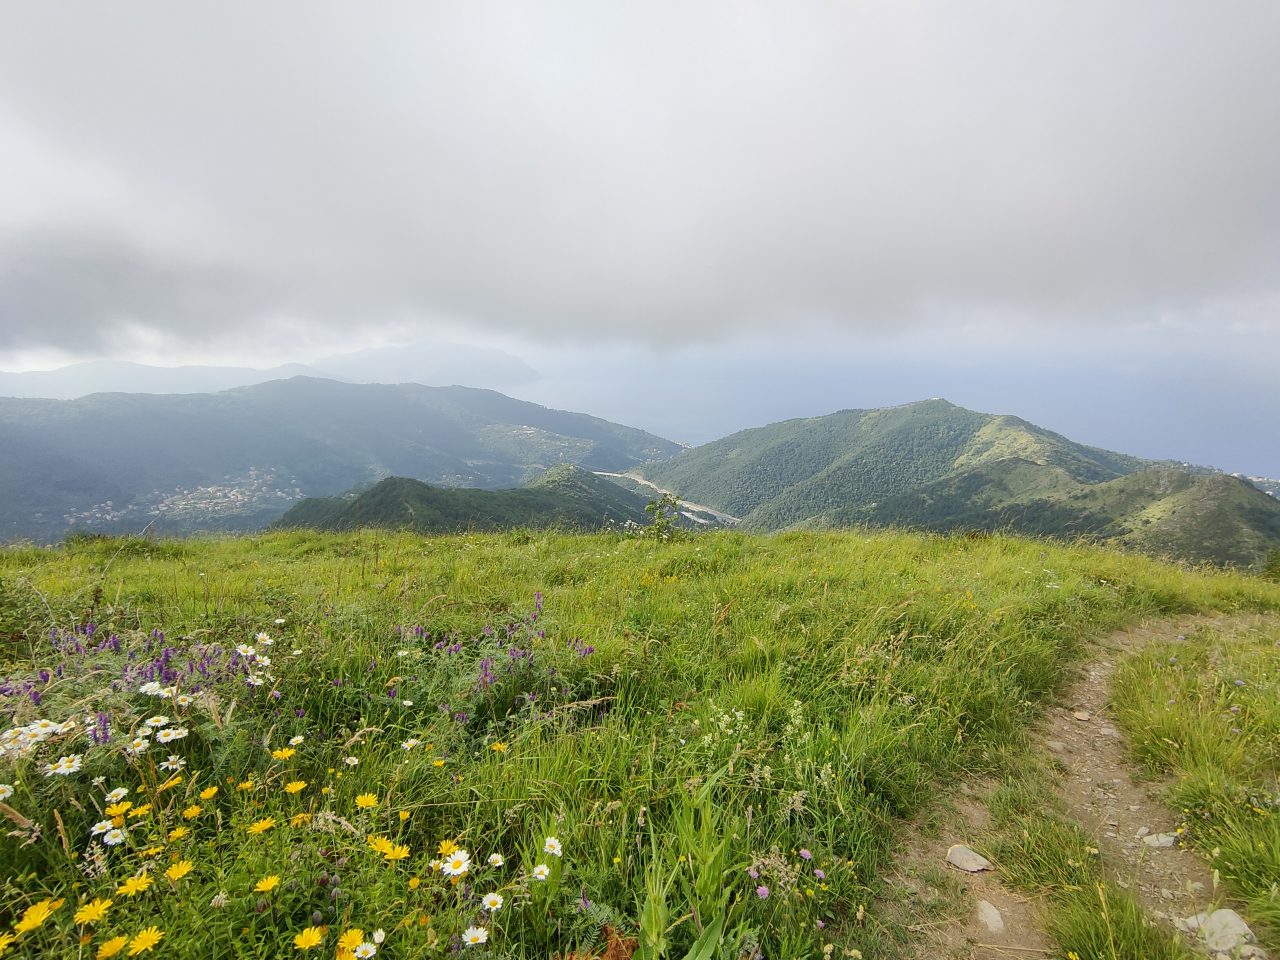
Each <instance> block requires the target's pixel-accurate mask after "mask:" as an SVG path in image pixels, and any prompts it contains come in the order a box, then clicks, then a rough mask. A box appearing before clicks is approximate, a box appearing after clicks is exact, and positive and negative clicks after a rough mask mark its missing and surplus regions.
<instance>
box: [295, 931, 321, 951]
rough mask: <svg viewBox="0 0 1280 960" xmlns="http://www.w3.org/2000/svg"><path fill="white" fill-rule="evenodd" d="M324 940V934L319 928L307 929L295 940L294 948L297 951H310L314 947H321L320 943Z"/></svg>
mask: <svg viewBox="0 0 1280 960" xmlns="http://www.w3.org/2000/svg"><path fill="white" fill-rule="evenodd" d="M323 939H324V934H323V933H322V932H321V931H320V928H319V927H307V928H306V929H305V930H303V931H302V932H301V933H299V934H297V935H296V936H295V937H294V938H293V946H294V949H296V950H310V949H311V948H312V947H318V946H320V941H321V940H323Z"/></svg>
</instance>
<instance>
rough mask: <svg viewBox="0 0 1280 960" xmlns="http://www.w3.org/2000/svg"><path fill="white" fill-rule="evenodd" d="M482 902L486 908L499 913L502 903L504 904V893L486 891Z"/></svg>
mask: <svg viewBox="0 0 1280 960" xmlns="http://www.w3.org/2000/svg"><path fill="white" fill-rule="evenodd" d="M480 902H481V903H483V904H484V908H485V909H486V910H488V911H489V912H490V913H497V912H498V911H499V910H501V909H502V904H503V900H502V894H500V893H486V894H485V895H484V898H483V899H482V900H481V901H480Z"/></svg>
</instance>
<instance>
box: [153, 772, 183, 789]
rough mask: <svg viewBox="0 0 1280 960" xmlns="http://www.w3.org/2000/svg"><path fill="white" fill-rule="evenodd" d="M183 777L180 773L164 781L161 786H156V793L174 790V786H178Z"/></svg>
mask: <svg viewBox="0 0 1280 960" xmlns="http://www.w3.org/2000/svg"><path fill="white" fill-rule="evenodd" d="M182 779H183V777H182V774H180V773H177V774H174V775H173V776H172V777H170V778H169V779H168V780H166V781H165V782H164V783H162V784H160V786H158V787H156V793H164V792H165V791H166V790H172V789H173V788H174V787H176V786H177V785H178V784H180V783H181V782H182Z"/></svg>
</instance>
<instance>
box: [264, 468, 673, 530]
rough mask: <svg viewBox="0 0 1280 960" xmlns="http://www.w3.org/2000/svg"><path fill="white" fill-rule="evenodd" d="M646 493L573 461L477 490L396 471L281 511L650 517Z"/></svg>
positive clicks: (462, 524) (482, 525) (367, 518)
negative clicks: (505, 486)
mask: <svg viewBox="0 0 1280 960" xmlns="http://www.w3.org/2000/svg"><path fill="white" fill-rule="evenodd" d="M645 503H646V501H645V500H642V499H640V498H639V497H638V496H636V495H635V494H632V493H628V492H627V491H625V490H623V489H621V488H620V487H618V486H617V485H615V484H613V483H610V482H609V481H607V480H602V479H601V478H599V477H597V476H595V475H594V474H592V473H591V472H590V471H587V470H583V469H582V468H581V467H575V466H573V465H571V464H564V465H562V466H558V467H552V468H551V469H550V470H548V471H546V472H545V473H543V474H541V475H540V476H539V477H538V478H537V479H535V480H534V481H533V482H532V483H530V484H529V485H528V486H527V487H523V488H520V489H514V490H473V489H462V488H443V487H432V486H429V485H427V484H425V483H422V482H421V481H419V480H410V479H407V478H405V477H389V478H387V479H386V480H382V481H380V482H379V483H376V484H374V485H373V486H372V487H371V488H369V489H368V490H365V491H363V492H362V493H360V494H358V495H355V496H347V497H321V498H308V499H306V500H302V501H300V502H298V503H297V504H295V505H294V506H293V507H291V508H290V509H289V511H288V512H287V513H286V514H285V515H284V516H283V517H281V518H280V520H279V521H278V525H279V526H280V527H283V528H290V527H298V528H310V529H314V530H356V529H359V528H361V527H386V528H391V529H396V530H413V531H415V532H418V533H453V532H456V531H462V530H474V531H489V530H508V529H512V528H515V527H576V528H579V529H584V530H599V529H601V528H602V527H604V526H606V525H608V524H609V523H614V524H619V525H621V524H625V523H626V522H627V521H630V522H632V523H641V524H642V523H645V522H647V520H648V517H647V516H646V514H645V511H644V507H645Z"/></svg>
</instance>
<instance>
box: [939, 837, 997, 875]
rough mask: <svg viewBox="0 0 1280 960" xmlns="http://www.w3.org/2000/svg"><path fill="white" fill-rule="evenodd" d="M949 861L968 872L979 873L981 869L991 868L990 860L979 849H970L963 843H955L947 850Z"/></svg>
mask: <svg viewBox="0 0 1280 960" xmlns="http://www.w3.org/2000/svg"><path fill="white" fill-rule="evenodd" d="M947 862H948V863H950V864H951V865H952V866H954V867H959V868H960V869H961V870H963V871H965V872H966V873H978V872H979V871H981V870H990V869H991V861H990V860H988V859H987V858H986V857H984V856H983V855H982V854H980V853H978V852H977V851H975V850H971V849H969V848H968V847H966V846H965V845H964V844H963V843H957V844H953V845H952V846H951V847H950V849H948V850H947Z"/></svg>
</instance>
